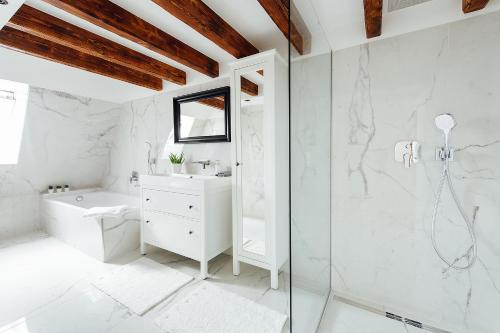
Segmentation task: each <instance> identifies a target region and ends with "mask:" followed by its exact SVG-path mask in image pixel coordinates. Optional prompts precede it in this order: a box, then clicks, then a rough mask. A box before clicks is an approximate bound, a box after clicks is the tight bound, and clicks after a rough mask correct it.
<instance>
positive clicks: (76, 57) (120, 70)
mask: <svg viewBox="0 0 500 333" xmlns="http://www.w3.org/2000/svg"><path fill="white" fill-rule="evenodd" d="M0 44H1V45H3V46H4V47H6V48H9V49H13V50H16V51H19V52H22V53H26V54H29V55H32V56H36V57H39V58H43V59H46V60H51V61H54V62H58V63H60V64H64V65H68V66H71V67H75V68H79V69H83V70H86V71H89V72H92V73H96V74H100V75H104V76H107V77H110V78H113V79H116V80H121V81H125V82H128V83H132V84H135V85H138V86H142V87H146V88H149V89H153V90H158V91H160V90H162V89H163V81H162V80H161V79H159V78H157V77H154V76H152V75H149V74H145V73H142V72H139V71H136V70H133V69H130V68H128V67H125V66H122V65H118V64H115V63H112V62H109V61H105V60H102V59H101V58H97V57H94V56H91V55H89V54H87V53H83V52H80V51H77V50H74V49H72V48H69V47H67V46H63V45H59V44H57V43H54V42H52V41H49V40H46V39H43V38H40V37H37V36H33V35H30V34H28V33H26V32H23V31H20V30H16V29H13V28H11V27H8V26H5V27H3V29H2V30H0Z"/></svg>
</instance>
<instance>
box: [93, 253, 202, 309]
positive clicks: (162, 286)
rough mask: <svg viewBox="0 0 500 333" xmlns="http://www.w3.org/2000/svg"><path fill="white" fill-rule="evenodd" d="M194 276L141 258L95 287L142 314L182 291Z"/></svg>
mask: <svg viewBox="0 0 500 333" xmlns="http://www.w3.org/2000/svg"><path fill="white" fill-rule="evenodd" d="M192 279H193V277H192V276H190V275H187V274H184V273H182V272H179V271H178V270H175V269H172V268H170V267H167V266H164V265H161V264H159V263H157V262H155V261H153V260H151V259H148V258H141V259H139V260H136V261H134V262H131V263H129V264H127V265H125V266H123V267H120V268H118V269H116V270H115V271H113V272H111V273H109V274H107V275H106V276H103V277H102V278H100V279H98V280H97V281H95V282H94V283H93V284H94V286H96V287H97V288H98V289H100V290H102V291H103V292H104V293H105V294H107V295H109V296H110V297H111V298H113V299H114V300H116V301H118V302H120V303H121V304H123V305H125V306H126V307H128V308H129V309H130V310H132V311H133V312H135V313H137V314H138V315H142V314H144V313H146V312H147V311H148V310H150V309H151V308H153V307H154V306H155V305H157V304H158V303H160V302H161V301H163V300H164V299H166V298H167V297H168V296H170V295H171V294H173V293H174V292H176V291H177V290H179V289H180V288H182V287H183V286H184V285H186V284H187V283H188V282H190V281H191V280H192Z"/></svg>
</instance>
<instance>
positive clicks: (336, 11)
mask: <svg viewBox="0 0 500 333" xmlns="http://www.w3.org/2000/svg"><path fill="white" fill-rule="evenodd" d="M112 1H113V2H114V3H116V4H118V5H120V6H122V7H124V8H125V9H127V10H129V11H130V12H132V13H134V14H135V15H137V16H139V17H141V18H143V19H145V20H146V21H148V22H150V23H152V24H153V25H155V26H157V27H158V28H160V29H162V30H164V31H166V32H167V33H169V34H171V35H173V36H175V37H176V38H178V39H179V40H181V41H183V42H185V43H187V44H188V45H190V46H192V47H194V48H195V49H197V50H199V51H201V52H203V53H205V54H206V55H208V56H209V57H211V58H213V59H214V60H216V61H218V62H219V64H220V75H221V77H224V76H227V75H228V66H227V64H228V63H230V62H231V61H233V60H234V57H232V56H231V55H230V54H229V53H227V52H226V51H224V50H222V49H221V48H220V47H218V46H217V45H215V44H214V43H212V42H211V41H209V40H208V39H206V38H205V37H203V36H202V35H200V34H199V33H197V32H196V31H194V30H193V29H191V28H190V27H189V26H187V25H186V24H184V23H183V22H181V21H179V20H177V19H176V18H175V17H173V16H171V15H170V14H169V13H168V12H166V11H165V10H163V9H162V8H160V7H159V6H157V5H156V4H154V3H153V2H152V1H150V0H141V1H135V0H134V1H131V0H112ZM203 1H204V2H205V3H206V4H207V5H208V6H210V7H211V8H212V9H213V10H214V11H215V12H217V13H218V14H219V15H220V16H221V17H222V18H224V19H225V20H226V21H227V22H228V23H229V24H231V25H232V26H233V27H234V28H235V29H236V30H237V31H238V32H240V33H241V34H242V35H243V36H244V37H245V38H247V39H248V40H249V41H250V42H251V43H252V44H254V45H255V46H256V47H257V48H258V49H260V50H261V51H266V50H269V49H272V48H277V49H278V51H279V52H280V53H281V54H282V55H283V56H285V57H286V55H287V52H288V45H287V42H286V39H285V37H284V36H283V34H282V33H281V31H279V29H278V28H277V27H276V25H275V24H274V22H273V21H272V20H271V19H270V17H269V16H268V15H267V13H266V12H265V11H264V9H263V8H262V7H261V6H260V4H259V3H258V1H257V0H203ZM23 2H24V0H9V5H8V6H5V7H1V8H0V9H1V10H0V26H3V24H5V22H6V21H8V19H9V18H10V16H11V15H12V14H13V13H14V12H15V10H17V8H19V6H20V5H21V4H22V3H23ZM293 2H294V5H295V7H296V8H297V9H298V11H299V13H300V14H301V16H302V18H303V20H304V21H305V23H306V25H307V28H308V29H309V31H310V32H311V34H312V41H311V51H312V52H311V54H320V53H324V52H328V51H329V50H330V49H334V50H339V49H343V48H347V47H351V46H355V45H359V44H363V43H366V42H367V40H366V38H365V30H364V16H363V1H362V0H293ZM26 3H27V4H29V5H30V6H33V7H35V8H38V9H39V10H42V11H44V12H47V13H49V14H51V15H54V16H56V17H59V18H61V19H63V20H65V21H68V22H70V23H72V24H74V25H77V26H79V27H82V28H84V29H87V30H90V31H92V32H94V33H97V34H99V35H101V36H103V37H106V38H108V39H111V40H113V41H116V42H118V43H120V44H122V45H125V46H127V47H130V48H132V49H135V50H137V51H140V52H142V53H144V54H146V55H149V56H151V57H153V58H156V59H159V60H161V61H164V62H166V63H169V64H172V65H174V66H176V67H178V68H181V69H183V70H185V71H186V72H187V74H188V86H192V85H196V84H200V83H204V82H207V81H209V80H211V79H210V78H209V77H207V76H205V75H203V74H200V73H197V72H196V71H194V70H191V69H189V68H187V67H185V66H183V65H181V64H178V63H176V62H174V61H172V60H170V59H168V58H166V57H163V56H161V55H159V54H157V53H155V52H152V51H150V50H148V49H146V48H144V47H142V46H140V45H138V44H136V43H133V42H130V41H129V40H127V39H124V38H122V37H120V36H117V35H115V34H113V33H111V32H109V31H107V30H104V29H101V28H99V27H97V26H95V25H93V24H91V23H88V22H87V21H85V20H82V19H79V18H77V17H75V16H73V15H70V14H68V13H66V12H64V11H62V10H59V9H57V8H55V7H52V6H50V5H48V4H46V3H45V2H43V1H42V0H26ZM385 3H386V4H385V6H386V7H387V1H385ZM460 4H461V0H431V1H427V2H424V3H422V4H419V5H417V6H413V7H409V8H405V9H401V10H397V11H393V12H390V13H388V12H387V8H385V9H384V18H383V31H382V36H381V37H380V38H388V37H392V36H396V35H400V34H404V33H407V32H411V31H415V30H420V29H424V28H428V27H432V26H436V25H440V24H444V23H448V22H453V21H457V20H461V19H465V18H467V17H471V16H476V15H481V14H485V13H489V12H492V11H497V10H500V0H490V3H489V4H488V6H487V7H486V9H485V10H482V11H479V12H476V13H472V14H468V15H464V14H463V13H462V11H461V6H460ZM380 38H376V39H372V40H377V39H380ZM292 55H293V56H294V58H295V57H297V54H292ZM0 79H8V80H13V81H19V82H24V83H28V84H30V85H35V86H39V87H44V88H48V89H54V90H59V91H64V92H68V93H72V94H76V95H82V96H88V97H93V98H98V99H103V100H108V101H112V102H118V103H122V102H125V101H129V100H133V99H138V98H142V97H147V96H151V95H154V94H157V93H158V92H156V91H153V90H149V89H146V88H142V87H139V86H135V85H132V84H129V83H125V82H122V81H118V80H114V79H110V78H107V77H104V76H101V75H97V74H93V73H89V72H86V71H83V70H79V69H75V68H72V67H68V66H64V65H61V64H57V63H54V62H51V61H47V60H43V59H39V58H36V57H32V56H29V55H25V54H22V53H19V52H15V51H11V50H7V49H5V48H0ZM178 89H179V86H177V85H175V84H172V83H169V82H165V83H164V91H167V92H170V91H175V90H178Z"/></svg>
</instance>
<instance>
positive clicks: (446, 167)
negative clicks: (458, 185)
mask: <svg viewBox="0 0 500 333" xmlns="http://www.w3.org/2000/svg"><path fill="white" fill-rule="evenodd" d="M435 123H436V126H437V128H439V129H440V130H441V131H443V135H444V147H440V148H438V149H437V151H436V158H437V159H438V160H440V161H442V162H443V174H442V177H441V180H440V182H439V186H438V190H437V194H436V202H435V204H434V214H433V216H432V232H431V238H432V246H433V247H434V250H435V251H436V254H437V255H438V256H439V258H440V259H441V260H442V261H443V262H444V263H446V265H448V267H450V268H454V269H457V270H467V269H470V268H471V267H472V266H473V265H474V263H475V262H476V258H477V241H476V233H475V231H474V225H473V223H472V222H471V221H470V219H469V218H468V216H467V214H466V213H465V211H464V209H463V207H462V204H461V203H460V201H459V200H458V196H457V194H456V192H455V188H454V186H453V182H452V179H451V176H450V164H449V162H450V161H452V160H453V148H450V145H449V139H450V133H451V130H452V129H453V128H454V127H455V126H456V122H455V119H454V118H453V116H452V115H451V114H448V113H445V114H441V115H439V116H437V117H436V119H435ZM445 183H447V184H448V188H449V189H450V192H451V196H452V197H453V201H455V204H456V206H457V208H458V211H459V212H460V215H461V216H462V219H463V220H464V222H465V225H466V227H467V231H468V232H469V236H470V239H471V246H470V247H469V248H468V249H467V250H466V252H465V253H464V254H463V255H462V256H460V257H457V258H456V259H455V260H453V261H449V260H447V259H446V258H445V257H444V255H443V254H442V253H441V251H440V250H439V247H438V245H437V241H436V222H437V216H438V211H439V206H440V201H441V195H442V194H443V189H444V184H445ZM477 209H478V208H476V209H475V212H477ZM463 259H466V260H467V264H464V265H458V264H457V263H459V262H460V261H462V260H463Z"/></svg>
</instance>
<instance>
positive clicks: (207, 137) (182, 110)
mask: <svg viewBox="0 0 500 333" xmlns="http://www.w3.org/2000/svg"><path fill="white" fill-rule="evenodd" d="M229 103H230V102H229V88H228V87H224V88H219V89H214V90H210V91H205V92H202V93H197V94H192V95H188V96H182V97H178V98H175V99H174V132H175V133H174V134H175V142H176V143H178V142H182V143H194V142H220V141H225V142H228V141H231V140H230V124H229V117H230V115H229Z"/></svg>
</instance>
